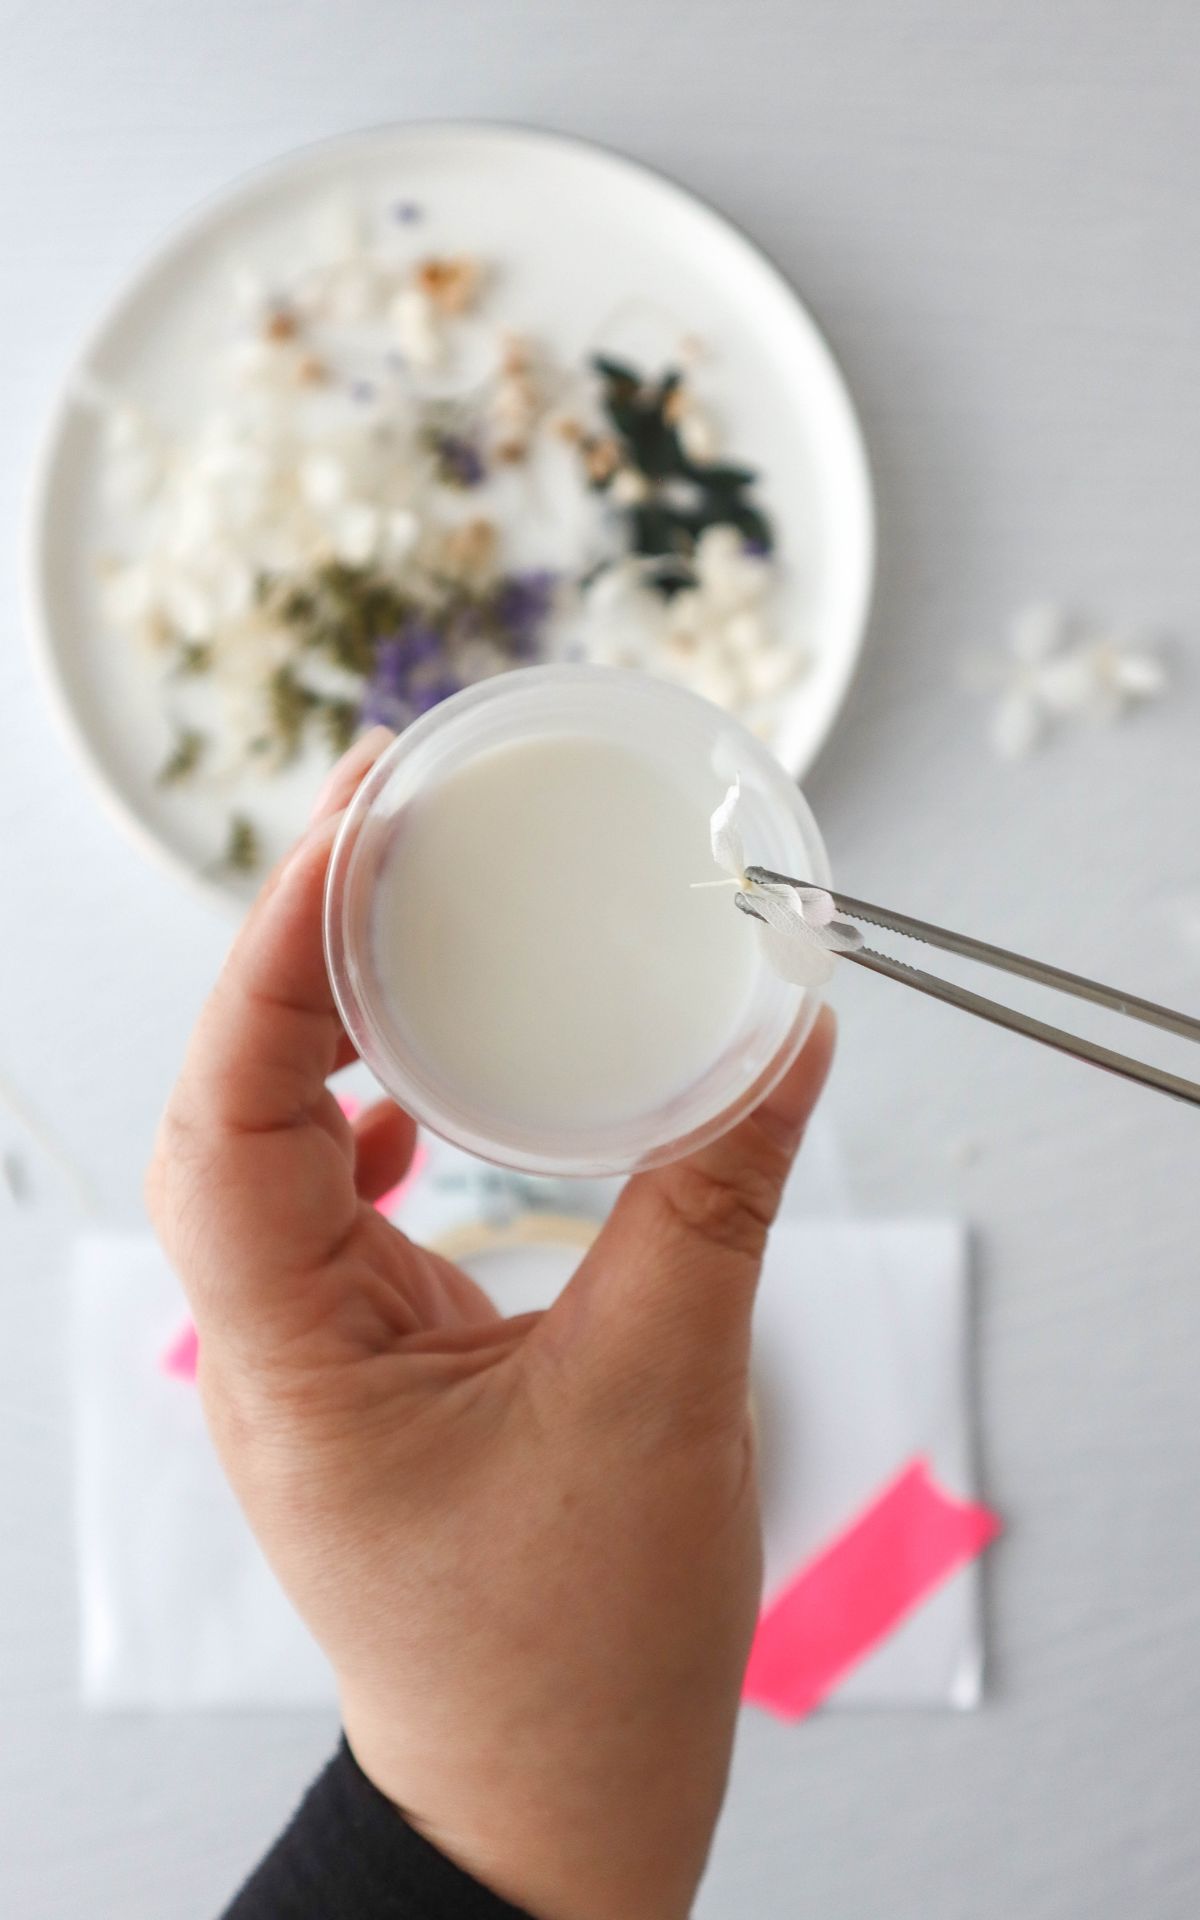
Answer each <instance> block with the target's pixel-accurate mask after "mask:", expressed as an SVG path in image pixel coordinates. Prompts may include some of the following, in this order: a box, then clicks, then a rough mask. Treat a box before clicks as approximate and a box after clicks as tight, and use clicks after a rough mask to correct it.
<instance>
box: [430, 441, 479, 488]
mask: <svg viewBox="0 0 1200 1920" xmlns="http://www.w3.org/2000/svg"><path fill="white" fill-rule="evenodd" d="M433 451H434V457H435V459H436V460H437V469H438V478H439V479H440V480H442V481H443V482H444V483H445V485H446V486H448V487H462V488H464V489H469V488H471V487H477V486H479V485H480V484H481V482H482V481H483V479H484V478H485V476H486V471H487V470H486V468H485V467H484V464H483V458H482V455H481V454H480V452H479V448H478V447H476V446H475V445H473V443H472V442H471V441H470V440H465V439H464V438H463V436H462V435H461V434H458V433H440V434H438V436H437V439H436V440H435V441H434V444H433Z"/></svg>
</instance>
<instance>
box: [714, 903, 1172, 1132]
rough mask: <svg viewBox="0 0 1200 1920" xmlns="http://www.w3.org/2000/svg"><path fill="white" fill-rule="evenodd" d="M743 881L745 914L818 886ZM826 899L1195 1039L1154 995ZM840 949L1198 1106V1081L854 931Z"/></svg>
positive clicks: (889, 927)
mask: <svg viewBox="0 0 1200 1920" xmlns="http://www.w3.org/2000/svg"><path fill="white" fill-rule="evenodd" d="M746 879H747V881H748V882H749V887H750V891H749V892H748V893H747V894H744V895H743V894H739V895H738V897H737V904H738V905H739V906H740V907H742V908H743V910H744V911H745V912H747V913H759V912H761V908H762V902H763V895H764V890H765V893H766V895H767V896H768V897H770V898H773V897H774V896H776V895H777V894H778V892H779V890H780V889H787V888H793V889H795V890H796V891H797V892H799V893H801V894H803V893H805V892H811V891H819V890H815V889H808V888H806V887H805V886H804V883H803V882H802V881H799V880H794V879H792V878H791V877H790V876H789V875H787V874H783V873H773V872H771V871H770V870H769V869H768V868H765V867H753V866H752V867H748V868H747V869H746ZM827 898H828V899H829V900H831V901H832V903H833V906H834V908H835V909H836V910H837V912H838V913H841V914H845V915H846V916H847V920H848V921H853V920H865V921H866V922H867V923H868V925H870V926H875V927H881V928H883V929H884V930H886V931H888V932H891V933H898V934H901V935H903V936H905V937H906V938H908V939H910V940H919V941H922V942H923V943H924V944H925V945H926V946H930V947H938V948H940V949H941V950H942V952H944V953H953V954H957V955H959V956H960V957H961V958H963V959H965V960H975V961H978V962H979V963H980V964H981V965H982V966H987V967H995V968H997V969H998V970H999V971H1000V972H1002V973H1012V974H1017V975H1019V976H1020V978H1021V979H1023V980H1031V981H1033V982H1034V983H1035V984H1036V985H1038V986H1043V987H1050V988H1052V989H1054V990H1055V991H1057V992H1060V993H1066V994H1070V995H1071V996H1072V997H1073V998H1075V999H1077V1000H1089V1001H1091V1003H1092V1004H1093V1005H1094V1006H1098V1007H1105V1008H1107V1009H1108V1010H1109V1011H1110V1012H1112V1013H1121V1014H1125V1015H1127V1017H1128V1018H1129V1019H1131V1020H1140V1021H1142V1022H1144V1024H1145V1025H1147V1026H1151V1027H1160V1028H1162V1030H1163V1031H1164V1032H1166V1033H1173V1034H1177V1035H1178V1036H1179V1038H1180V1039H1183V1040H1195V1041H1200V1020H1198V1019H1195V1018H1194V1017H1193V1016H1192V1015H1190V1014H1186V1013H1179V1012H1176V1011H1175V1010H1174V1009H1173V1008H1171V1007H1161V1006H1158V1005H1157V1004H1156V1002H1154V1001H1153V1000H1143V999H1140V998H1139V997H1138V996H1137V995H1136V994H1132V993H1121V992H1119V991H1118V990H1117V989H1116V988H1115V987H1106V986H1102V985H1101V983H1100V982H1099V981H1098V980H1088V979H1086V978H1085V977H1084V976H1083V975H1082V974H1078V973H1068V972H1067V971H1066V970H1065V969H1064V968H1062V967H1051V966H1048V965H1047V964H1046V963H1045V962H1044V961H1041V960H1031V959H1029V958H1027V956H1026V955H1024V954H1020V953H1010V952H1009V951H1008V949H1007V948H1005V947H995V946H991V945H990V944H989V943H988V942H987V941H985V940H975V939H972V938H971V937H970V935H968V934H962V933H951V932H950V931H949V930H948V929H947V928H945V927H936V926H933V925H932V924H931V923H930V922H929V921H927V920H915V919H913V918H912V916H911V915H909V914H904V913H892V912H890V911H888V910H887V909H886V908H884V907H876V906H872V905H871V903H870V902H869V901H866V900H855V899H852V898H851V896H850V895H849V894H845V893H837V892H830V893H829V894H828V895H827ZM834 924H837V925H842V924H844V923H841V922H838V923H834ZM855 931H857V929H855ZM842 951H843V954H844V957H845V958H846V959H847V960H851V961H853V962H854V964H855V965H856V966H860V967H866V968H868V969H869V970H870V972H872V973H882V974H885V975H886V976H887V978H888V979H889V980H899V981H900V982H901V983H902V985H904V986H906V987H915V988H916V989H917V992H918V993H925V994H928V995H929V996H930V997H931V998H932V999H934V1000H944V1001H945V1002H946V1003H947V1004H948V1005H949V1006H952V1007H961V1008H962V1010H963V1011H964V1012H965V1013H974V1014H977V1015H978V1016H979V1017H980V1019H983V1020H990V1021H991V1022H992V1023H993V1025H995V1026H998V1027H1005V1028H1007V1030H1008V1031H1009V1032H1010V1033H1019V1034H1023V1035H1024V1036H1025V1038H1026V1039H1029V1040H1037V1041H1039V1042H1040V1043H1041V1045H1043V1046H1046V1047H1053V1048H1054V1049H1055V1050H1056V1051H1057V1052H1059V1053H1069V1054H1072V1055H1073V1056H1074V1057H1075V1059H1077V1060H1086V1061H1087V1062H1088V1063H1089V1065H1091V1066H1094V1067H1103V1068H1104V1069H1105V1071H1106V1072H1108V1073H1115V1074H1119V1075H1120V1076H1121V1077H1122V1078H1123V1079H1125V1080H1136V1081H1138V1082H1139V1084H1140V1085H1142V1086H1145V1087H1154V1088H1155V1089H1157V1091H1158V1092H1160V1093H1169V1094H1171V1095H1172V1096H1173V1098H1175V1099H1176V1100H1186V1101H1188V1102H1190V1103H1191V1105H1193V1106H1200V1082H1198V1081H1195V1080H1188V1079H1186V1078H1184V1077H1183V1075H1181V1074H1177V1073H1168V1072H1167V1071H1166V1070H1165V1069H1164V1068H1161V1067H1156V1066H1152V1065H1151V1064H1150V1062H1149V1061H1145V1060H1135V1059H1133V1058H1132V1057H1131V1056H1130V1055H1129V1054H1124V1053H1117V1052H1115V1051H1114V1050H1113V1049H1112V1048H1111V1047H1102V1046H1099V1045H1098V1044H1097V1043H1096V1042H1095V1041H1092V1040H1086V1039H1084V1038H1083V1037H1082V1036H1081V1035H1080V1034H1074V1033H1068V1032H1067V1031H1066V1030H1065V1029H1064V1028H1062V1027H1056V1026H1052V1025H1050V1024H1049V1023H1048V1022H1047V1021H1045V1020H1035V1019H1034V1018H1033V1016H1032V1015H1030V1014H1027V1013H1021V1012H1019V1011H1018V1010H1017V1008H1015V1007H1006V1006H1004V1005H1003V1004H1002V1003H1001V1002H1000V1001H997V1000H989V999H987V998H986V997H985V996H984V995H983V994H978V993H972V992H971V991H970V990H969V989H968V988H966V987H960V986H959V985H958V984H957V982H956V981H953V980H942V979H940V978H939V977H938V976H937V974H933V973H926V972H925V971H924V970H923V969H922V968H920V967H914V966H911V965H909V964H908V962H906V961H903V960H896V959H893V958H892V956H891V955H890V954H886V953H877V952H876V951H875V949H874V948H873V947H868V946H866V945H865V944H862V943H861V935H860V944H858V945H857V946H855V947H853V948H846V949H842Z"/></svg>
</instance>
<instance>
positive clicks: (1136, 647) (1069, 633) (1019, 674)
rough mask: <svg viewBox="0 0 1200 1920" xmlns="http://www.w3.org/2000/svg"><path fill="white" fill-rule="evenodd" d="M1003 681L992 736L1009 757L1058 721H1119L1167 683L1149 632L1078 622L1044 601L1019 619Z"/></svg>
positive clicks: (1000, 751) (1026, 748) (1004, 756)
mask: <svg viewBox="0 0 1200 1920" xmlns="http://www.w3.org/2000/svg"><path fill="white" fill-rule="evenodd" d="M999 679H1000V698H999V701H998V704H997V706H996V709H995V711H994V713H993V716H992V725H991V736H992V744H993V746H994V747H995V749H996V752H997V753H998V754H999V755H1000V756H1001V758H1002V759H1006V760H1013V759H1020V758H1022V757H1023V756H1024V755H1026V754H1028V753H1029V752H1031V751H1032V749H1033V748H1034V747H1035V746H1037V745H1038V743H1039V742H1040V741H1041V740H1042V739H1043V738H1044V737H1045V735H1046V733H1047V732H1048V730H1049V728H1050V727H1051V725H1052V724H1054V723H1055V722H1060V721H1064V720H1066V721H1069V720H1075V719H1081V718H1082V719H1093V720H1115V719H1118V718H1119V717H1120V716H1121V714H1123V713H1124V712H1125V711H1126V710H1127V709H1128V708H1129V707H1131V706H1133V705H1135V704H1137V703H1139V702H1141V701H1145V700H1151V699H1155V698H1157V697H1158V696H1159V695H1160V694H1162V693H1163V692H1164V691H1165V688H1166V673H1165V669H1164V667H1163V664H1162V661H1161V659H1160V657H1159V655H1158V653H1157V652H1156V650H1155V649H1154V648H1153V647H1152V646H1151V645H1150V644H1149V643H1148V642H1147V641H1146V640H1145V639H1144V638H1142V637H1141V636H1139V635H1137V634H1125V633H1118V632H1114V631H1110V630H1107V629H1105V628H1102V627H1096V626H1092V625H1089V624H1087V623H1084V622H1080V621H1073V620H1072V619H1071V618H1070V617H1069V616H1068V615H1067V614H1066V613H1064V612H1063V611H1062V609H1061V608H1057V607H1054V606H1050V605H1042V604H1039V605H1036V606H1031V607H1026V608H1025V609H1024V610H1023V611H1022V612H1021V613H1019V614H1018V615H1017V617H1016V619H1015V620H1014V622H1013V627H1012V633H1011V636H1010V646H1009V658H1008V660H1007V662H1006V663H1005V665H1004V667H1003V670H1002V672H1001V674H1000V676H999Z"/></svg>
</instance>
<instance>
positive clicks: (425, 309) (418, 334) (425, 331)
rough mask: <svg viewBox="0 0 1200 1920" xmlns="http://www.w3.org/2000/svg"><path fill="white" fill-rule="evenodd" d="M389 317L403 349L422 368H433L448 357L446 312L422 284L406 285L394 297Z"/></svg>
mask: <svg viewBox="0 0 1200 1920" xmlns="http://www.w3.org/2000/svg"><path fill="white" fill-rule="evenodd" d="M388 318H389V319H390V321H391V326H392V333H393V336H394V338H395V341H396V345H397V346H398V347H399V349H400V351H401V353H402V354H403V355H404V356H405V358H406V359H407V360H409V361H411V363H412V365H413V366H414V367H417V368H419V369H420V370H421V371H422V372H432V371H433V370H434V369H435V368H437V367H440V366H441V365H442V364H443V363H444V361H445V358H446V329H445V325H444V322H443V319H442V315H441V313H440V312H439V310H438V308H437V307H435V305H434V303H433V301H432V300H431V299H430V298H429V296H428V294H426V293H422V291H421V289H420V287H402V288H401V290H400V292H399V293H398V294H397V295H396V297H395V299H394V300H393V301H392V304H391V308H390V311H389V315H388Z"/></svg>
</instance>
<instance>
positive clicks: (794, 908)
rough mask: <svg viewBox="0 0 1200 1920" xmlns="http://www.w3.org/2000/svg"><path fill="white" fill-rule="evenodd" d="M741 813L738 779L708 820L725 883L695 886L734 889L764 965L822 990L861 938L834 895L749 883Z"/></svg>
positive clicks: (794, 981)
mask: <svg viewBox="0 0 1200 1920" xmlns="http://www.w3.org/2000/svg"><path fill="white" fill-rule="evenodd" d="M744 814H745V801H744V797H743V794H742V783H741V779H740V777H739V778H738V779H736V780H735V781H734V783H733V785H732V786H731V787H730V788H729V790H728V792H727V793H726V795H725V798H724V799H723V800H722V802H721V804H720V806H719V807H718V808H717V809H716V811H715V813H714V814H713V816H712V821H711V834H712V855H713V860H714V862H715V864H716V865H717V866H718V867H720V868H722V870H723V871H724V873H725V875H726V880H725V881H720V880H718V881H709V882H701V883H699V884H701V885H710V886H712V885H715V886H721V885H726V884H728V885H732V886H735V887H736V888H737V889H738V891H737V893H736V895H735V897H734V903H735V905H736V906H737V907H739V908H740V909H741V911H742V912H743V913H746V914H749V915H750V916H751V918H752V919H755V920H757V921H759V923H760V929H759V939H760V941H761V943H762V949H763V955H764V957H765V959H766V961H767V964H768V966H770V967H771V968H772V970H773V971H774V972H775V973H777V974H779V975H780V977H781V978H782V979H784V980H788V981H790V982H791V983H792V984H793V985H794V986H798V987H819V986H822V985H824V983H825V981H826V980H828V979H829V977H830V975H831V974H832V972H833V965H834V958H835V956H836V955H837V954H839V953H853V952H855V951H856V950H857V949H858V948H859V947H861V946H862V944H863V938H862V934H861V933H860V932H859V929H858V928H857V927H856V926H853V925H852V924H851V923H850V922H849V921H848V920H838V919H837V918H836V909H835V907H834V904H833V896H832V895H831V894H830V893H828V892H827V891H826V890H825V888H824V887H777V886H767V885H766V884H764V883H763V882H762V881H759V880H752V879H750V877H749V876H748V874H747V872H746V854H745V847H744V843H743V835H744V831H745V829H744Z"/></svg>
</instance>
